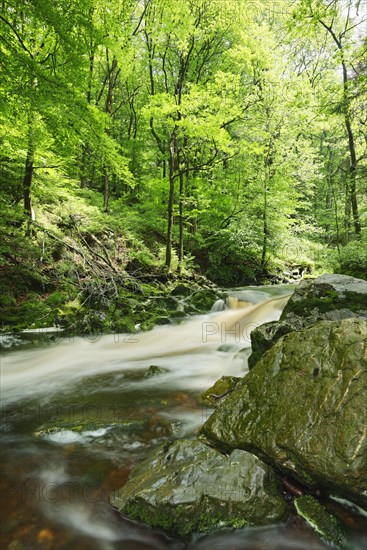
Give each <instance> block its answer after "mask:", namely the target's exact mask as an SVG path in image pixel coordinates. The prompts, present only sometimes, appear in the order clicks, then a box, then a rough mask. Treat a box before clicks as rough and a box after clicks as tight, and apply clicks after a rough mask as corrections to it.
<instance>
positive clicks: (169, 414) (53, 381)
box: [0, 286, 363, 550]
mask: <svg viewBox="0 0 367 550" xmlns="http://www.w3.org/2000/svg"><path fill="white" fill-rule="evenodd" d="M289 294H290V288H289V287H288V288H287V287H282V286H280V287H276V288H274V287H264V288H263V289H261V290H259V289H255V288H247V289H236V290H234V291H233V292H231V296H232V297H231V299H230V300H229V301H228V304H227V306H226V305H225V304H224V302H221V301H218V302H217V303H216V304H215V305H214V306H213V311H212V312H210V313H208V314H207V315H202V316H195V317H191V318H188V319H186V320H185V321H183V322H182V323H180V324H178V325H170V326H164V327H158V328H156V329H154V330H152V331H150V332H146V333H137V334H134V335H113V334H110V335H104V336H102V337H100V338H98V337H93V338H87V337H85V338H81V337H80V338H57V339H55V338H54V342H53V343H48V344H47V345H39V346H36V347H35V346H33V347H32V348H31V349H18V350H15V351H14V350H11V351H7V352H5V353H3V354H2V358H1V374H2V386H1V390H2V415H1V429H2V452H1V459H0V460H1V468H2V475H3V480H2V485H1V502H0V506H1V517H2V532H1V539H0V547H1V548H8V549H9V550H26V549H38V548H39V549H69V548H70V549H85V550H89V549H90V550H94V549H102V550H115V549H123V550H136V549H141V550H144V549H146V550H153V549H162V550H163V549H166V548H167V549H177V550H178V549H181V548H185V545H183V543H182V542H180V541H177V540H173V539H170V538H168V537H167V536H166V535H165V534H164V533H162V532H161V531H159V530H157V529H155V530H154V529H151V528H148V527H147V526H145V525H142V524H139V523H136V522H132V521H129V520H128V519H126V518H122V517H121V516H120V515H119V514H117V512H116V511H114V509H113V508H111V507H110V505H109V503H108V498H109V495H110V493H111V491H113V490H115V489H117V488H119V487H120V486H122V485H123V484H124V483H125V482H126V480H127V478H128V475H129V471H130V470H131V468H132V467H133V466H134V465H135V464H136V463H138V462H139V461H141V460H142V459H143V458H145V457H146V456H147V455H148V454H149V452H150V451H151V450H152V449H153V448H155V447H156V446H157V445H159V444H161V443H163V442H164V441H166V440H167V439H168V438H179V437H183V436H192V435H194V434H195V432H196V431H197V430H198V429H199V427H200V426H201V425H202V423H203V422H204V421H205V420H206V418H207V417H208V416H209V415H210V413H211V410H210V409H209V408H203V407H202V406H200V405H199V402H198V396H199V394H200V393H201V392H202V391H203V390H205V389H207V388H208V387H209V386H210V385H212V383H213V382H215V380H217V379H218V378H219V377H221V376H222V375H224V374H226V375H234V376H243V375H244V374H245V373H246V371H247V357H248V355H249V353H250V333H251V330H253V328H254V327H256V326H258V325H259V324H261V323H264V322H267V321H271V320H276V319H278V318H279V316H280V313H281V311H282V309H283V307H284V305H285V303H286V302H287V300H288V297H289ZM229 307H230V308H229ZM48 342H49V341H48ZM151 365H157V366H159V367H163V368H165V369H167V370H166V372H164V373H163V374H159V375H158V376H153V377H151V376H147V370H148V368H149V367H150V366H151ZM357 531H358V529H357ZM358 533H359V531H358ZM361 537H362V535H361V534H358V535H356V540H355V542H353V543H351V544H352V546H353V548H362V547H363V546H362V542H361V541H362V538H361ZM189 548H190V549H192V550H194V549H195V550H208V549H210V550H220V549H223V550H224V549H226V550H228V549H233V550H246V549H252V550H256V549H264V550H268V549H269V550H270V549H274V550H275V549H278V548H279V549H282V550H283V549H285V550H286V549H288V548H289V549H292V550H297V549H300V550H311V549H313V550H318V549H322V548H325V545H324V544H323V543H322V542H320V541H319V539H318V538H317V537H316V536H315V535H314V534H313V533H312V532H311V531H310V530H309V529H308V528H305V527H304V524H303V522H301V521H300V520H298V519H296V518H294V517H293V516H290V520H289V521H288V522H287V524H285V525H280V526H271V527H267V528H262V529H255V528H251V529H245V530H240V531H236V532H233V533H229V534H221V535H212V536H208V537H202V538H200V539H198V540H196V541H194V542H193V543H191V545H190V546H189Z"/></svg>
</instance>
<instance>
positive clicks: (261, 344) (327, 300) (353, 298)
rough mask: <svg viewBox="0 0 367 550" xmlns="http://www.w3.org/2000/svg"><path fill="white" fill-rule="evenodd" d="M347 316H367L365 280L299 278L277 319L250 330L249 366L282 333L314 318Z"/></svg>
mask: <svg viewBox="0 0 367 550" xmlns="http://www.w3.org/2000/svg"><path fill="white" fill-rule="evenodd" d="M347 318H361V319H367V281H363V280H362V279H356V278H354V277H348V276H347V275H338V274H335V275H329V274H324V275H321V276H320V277H318V278H317V279H305V280H303V281H301V283H300V284H299V285H298V287H297V288H296V290H295V291H294V293H293V295H292V296H291V297H290V299H289V301H288V303H287V304H286V306H285V308H284V310H283V312H282V315H281V317H280V320H279V321H272V322H270V323H265V324H263V325H261V326H260V327H258V328H256V329H255V330H253V331H252V333H251V347H252V354H251V355H250V357H249V359H248V365H249V368H250V369H252V368H253V367H254V366H255V365H256V363H257V362H258V361H259V359H260V358H261V357H262V355H264V353H265V352H266V351H268V350H269V349H270V348H271V347H272V346H273V345H274V344H275V342H277V341H278V340H279V338H281V337H282V336H284V335H285V334H287V333H289V332H292V331H294V330H300V329H301V328H306V327H309V326H312V325H314V324H315V323H317V322H318V321H323V320H329V321H338V320H341V319H347Z"/></svg>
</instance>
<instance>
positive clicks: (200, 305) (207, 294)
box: [188, 289, 218, 313]
mask: <svg viewBox="0 0 367 550" xmlns="http://www.w3.org/2000/svg"><path fill="white" fill-rule="evenodd" d="M217 298H218V295H217V293H216V292H214V290H205V289H204V290H199V291H198V292H195V294H193V295H192V296H191V297H190V298H189V301H188V305H189V306H191V308H194V310H196V311H197V312H200V313H206V312H207V311H210V310H211V308H212V306H213V304H214V303H215V301H216V300H217Z"/></svg>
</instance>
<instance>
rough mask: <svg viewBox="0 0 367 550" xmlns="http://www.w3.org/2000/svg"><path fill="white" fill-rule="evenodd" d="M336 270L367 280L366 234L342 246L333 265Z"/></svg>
mask: <svg viewBox="0 0 367 550" xmlns="http://www.w3.org/2000/svg"><path fill="white" fill-rule="evenodd" d="M335 269H336V271H339V272H340V273H344V274H345V275H351V276H352V277H357V278H359V279H366V280H367V234H366V233H365V234H364V236H363V237H362V239H361V240H353V241H351V242H350V243H348V244H347V246H345V247H343V248H342V249H341V251H340V257H339V258H338V262H337V263H336V266H335Z"/></svg>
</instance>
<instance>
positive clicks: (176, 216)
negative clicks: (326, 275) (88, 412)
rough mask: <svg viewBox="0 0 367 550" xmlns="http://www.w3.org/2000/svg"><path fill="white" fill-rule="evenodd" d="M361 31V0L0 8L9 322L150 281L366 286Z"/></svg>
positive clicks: (155, 0)
mask: <svg viewBox="0 0 367 550" xmlns="http://www.w3.org/2000/svg"><path fill="white" fill-rule="evenodd" d="M366 30H367V5H366V2H365V1H364V0H274V1H272V0H225V1H224V0H210V1H209V0H179V1H178V0H109V1H106V0H73V1H66V0H52V1H51V0H23V1H22V2H19V0H4V1H2V2H1V7H0V31H1V32H0V62H1V80H0V89H1V93H0V120H1V133H0V143H1V147H0V163H1V171H0V187H1V210H2V213H3V216H2V222H1V224H2V234H3V239H2V242H1V245H0V246H1V251H2V258H3V259H2V263H1V274H2V279H1V293H2V301H3V304H2V305H3V306H4V307H5V310H6V311H5V318H4V323H5V325H6V326H8V325H12V324H14V323H15V324H16V323H18V322H19V311H21V310H22V309H20V310H19V306H21V308H22V307H23V310H24V308H25V310H24V311H25V315H29V316H30V320H31V321H33V322H36V324H37V323H39V324H42V323H43V322H44V323H47V322H52V321H53V315H54V314H55V310H60V311H63V312H65V307H66V309H67V307H69V310H70V307H71V306H70V304H74V305H75V304H77V306H75V307H76V309H77V310H78V308H80V306H81V305H83V304H87V305H89V306H93V307H94V308H97V309H98V307H100V306H101V303H102V302H103V300H104V302H103V303H105V304H107V303H108V304H109V303H110V302H112V301H113V299H115V298H117V297H119V296H120V297H121V292H127V289H130V290H131V289H132V291H134V292H135V290H136V286H139V285H140V284H141V282H142V281H143V279H144V277H147V276H148V275H149V276H150V277H151V278H150V279H149V280H150V281H153V280H163V278H164V277H166V279H165V280H166V281H167V280H168V279H169V277H170V276H177V275H178V274H179V275H181V276H190V274H191V275H192V273H195V272H200V273H201V274H203V275H205V276H206V277H208V278H209V279H211V280H212V281H214V282H216V283H217V284H219V285H221V286H223V287H226V286H227V287H228V286H234V285H244V284H248V283H263V282H274V281H276V280H282V278H284V276H286V275H284V274H288V273H291V272H292V270H297V272H298V273H300V274H302V276H304V275H310V274H311V275H312V274H317V273H320V272H323V271H339V272H343V273H347V274H350V275H355V276H358V277H362V278H365V277H366V273H367V229H366V226H367V200H366V198H367V177H366V176H367V109H366V103H367V55H366V53H367V33H366ZM167 277H168V279H167ZM277 277H278V279H277ZM134 285H135V286H134ZM106 289H107V290H106ZM108 289H109V290H108ZM111 289H112V290H111ZM121 289H122V291H121ZM134 289H135V290H134ZM96 301H97V305H96V303H95V302H96ZM93 304H94V305H93ZM108 307H110V305H108ZM17 308H18V309H17ZM55 308H56V309H55ZM15 309H17V311H18V314H17V313H15ZM50 316H51V317H50ZM42 319H43V320H42Z"/></svg>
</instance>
